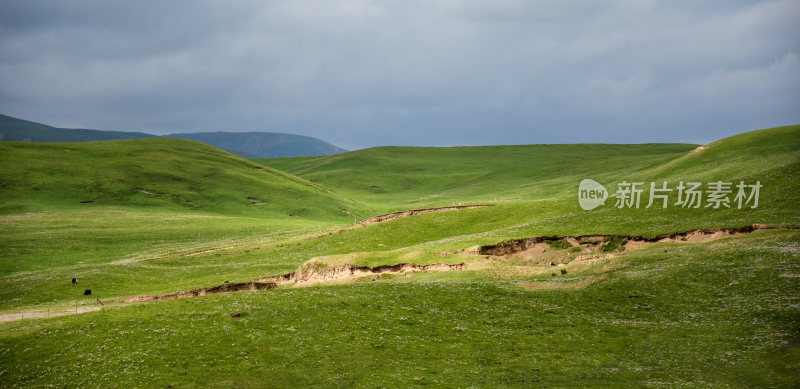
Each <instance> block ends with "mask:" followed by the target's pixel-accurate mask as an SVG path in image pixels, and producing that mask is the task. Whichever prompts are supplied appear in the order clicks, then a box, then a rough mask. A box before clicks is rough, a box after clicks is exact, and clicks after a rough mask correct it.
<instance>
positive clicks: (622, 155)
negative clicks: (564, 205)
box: [257, 144, 697, 213]
mask: <svg viewBox="0 0 800 389" xmlns="http://www.w3.org/2000/svg"><path fill="white" fill-rule="evenodd" d="M695 147H697V146H696V145H688V144H644V145H601V144H575V145H527V146H485V147H452V148H430V147H377V148H371V149H365V150H358V151H352V152H348V153H343V154H337V155H332V156H322V157H297V158H276V159H261V160H257V162H259V163H262V164H264V165H266V166H270V167H274V168H277V169H281V170H285V171H287V172H290V173H292V174H296V175H299V176H300V177H303V178H306V179H308V180H310V181H314V182H318V183H321V184H323V185H326V186H328V187H330V188H333V189H335V190H337V191H338V192H340V193H342V194H346V195H348V196H351V197H352V198H357V199H359V201H361V202H363V203H366V204H367V205H370V206H371V207H372V208H373V209H374V210H375V212H378V213H380V212H387V211H390V210H393V209H394V208H401V209H408V208H414V207H434V206H443V205H451V204H453V203H454V202H455V203H457V202H471V203H475V202H477V203H487V202H493V201H494V200H495V199H497V200H498V201H504V202H519V201H530V200H536V199H545V198H552V197H558V196H561V195H562V194H563V193H570V194H571V193H572V192H573V190H572V187H573V186H575V179H576V178H578V177H581V178H583V176H594V177H598V178H602V177H615V176H617V175H618V174H619V172H620V171H623V170H624V171H626V172H637V171H640V170H642V169H648V168H652V167H656V166H660V165H661V164H664V163H666V162H667V161H670V160H672V159H674V158H677V157H679V156H681V155H683V154H685V153H686V152H687V151H689V150H691V149H693V148H695ZM578 180H579V181H580V178H578Z"/></svg>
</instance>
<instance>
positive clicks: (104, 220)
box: [0, 126, 800, 387]
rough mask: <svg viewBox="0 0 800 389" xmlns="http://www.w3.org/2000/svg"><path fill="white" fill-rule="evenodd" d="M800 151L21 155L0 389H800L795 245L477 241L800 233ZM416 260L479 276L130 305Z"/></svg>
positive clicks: (152, 149) (754, 138)
mask: <svg viewBox="0 0 800 389" xmlns="http://www.w3.org/2000/svg"><path fill="white" fill-rule="evenodd" d="M693 150H696V151H693ZM798 150H800V126H789V127H781V128H772V129H765V130H759V131H753V132H748V133H744V134H740V135H736V136H733V137H729V138H725V139H721V140H719V141H717V142H714V143H711V144H709V145H707V146H706V148H705V149H702V150H697V145H690V144H645V145H587V144H577V145H528V146H493V147H453V148H411V147H380V148H373V149H367V150H359V151H353V152H348V153H343V154H338V155H332V156H324V157H298V158H277V159H264V160H259V161H258V163H256V162H254V161H248V160H245V159H242V158H239V157H236V156H233V155H231V154H228V153H226V152H224V151H221V150H219V149H216V148H213V147H210V146H206V145H203V144H200V143H196V142H192V141H187V140H177V139H161V138H154V139H140V140H129V141H114V142H90V143H39V144H36V143H18V142H0V163H2V164H3V166H4V169H3V170H0V206H2V208H0V209H2V212H0V234H2V236H3V237H4V240H3V241H2V243H0V244H2V248H3V250H0V302H1V303H0V319H2V320H0V330H1V331H0V355H3V356H5V357H4V358H0V371H2V372H4V373H3V374H0V386H8V387H13V386H36V385H48V384H49V385H54V386H55V385H63V383H64V382H69V383H71V384H74V385H76V386H109V387H112V386H114V385H117V386H119V387H165V386H173V387H195V386H212V387H231V386H238V387H262V386H275V387H313V386H326V387H327V386H330V387H353V386H355V387H410V386H415V385H416V386H431V387H439V386H463V387H469V386H480V387H483V386H486V387H495V386H507V387H531V386H534V387H536V386H553V387H573V386H575V387H643V386H656V387H676V386H709V387H797V385H798V383H799V382H800V378H798V375H797V371H798V369H799V368H800V338H799V337H798V333H797V328H798V326H799V325H800V309H798V306H800V305H798V304H800V299H798V297H797V296H800V275H799V273H800V266H799V265H798V261H797V256H798V252H800V243H798V242H800V232H799V231H798V230H796V229H791V228H785V229H761V230H758V231H754V232H752V233H747V234H742V235H729V236H723V237H717V238H715V239H714V240H709V241H703V240H698V241H695V242H693V243H689V242H686V241H680V240H675V241H662V242H657V243H652V244H650V245H647V246H643V247H635V245H634V246H631V247H624V248H621V247H617V248H616V249H612V250H611V251H602V248H600V249H599V250H601V251H602V252H603V253H607V254H602V255H595V254H597V253H592V254H591V255H585V254H586V252H584V251H581V250H583V249H581V248H580V247H574V246H573V247H569V248H567V247H565V246H562V245H560V243H563V242H564V241H566V239H564V240H563V241H562V240H558V241H552V240H545V242H544V243H542V245H543V247H540V249H542V250H541V251H539V252H535V251H533V252H530V253H527V254H525V255H519V256H513V255H508V256H503V255H500V256H495V255H489V254H486V253H483V254H480V255H479V253H480V251H478V247H480V246H482V245H499V246H502V247H506V245H511V244H512V243H513V242H514V241H513V240H512V239H520V238H526V237H550V238H552V237H554V236H559V235H561V236H563V235H593V234H616V235H624V236H629V235H643V236H645V237H652V236H655V235H660V234H667V233H673V232H679V231H690V230H693V229H698V228H708V229H715V228H725V227H745V226H751V225H752V224H756V223H759V224H762V223H763V224H767V225H774V226H790V227H800V196H798V195H797V193H798V191H800V154H799V152H798ZM584 178H592V179H595V180H597V181H598V182H600V183H602V184H603V185H605V186H606V187H607V188H608V189H609V190H610V191H611V192H613V191H614V189H615V188H614V187H615V185H616V184H617V183H619V182H621V181H623V180H627V181H642V182H660V181H662V180H667V181H669V182H670V184H671V185H672V186H673V187H674V186H675V185H676V184H677V182H679V181H680V180H686V181H688V180H692V181H700V182H704V183H707V182H711V181H716V180H724V181H731V182H736V181H738V180H744V181H747V182H748V183H753V182H754V181H756V180H758V181H760V182H761V183H762V184H763V189H762V193H761V201H760V205H759V207H758V208H757V209H741V210H740V209H736V208H735V207H733V208H726V209H717V210H715V209H712V208H707V207H703V208H698V209H683V208H681V207H677V206H674V205H673V206H671V207H670V208H668V209H660V208H649V209H647V208H640V209H619V208H617V207H614V206H613V203H614V201H613V199H609V201H608V202H607V203H606V205H605V206H603V207H600V208H597V209H594V210H592V211H584V210H582V209H581V208H580V207H579V206H578V204H577V186H578V183H579V182H580V181H581V180H582V179H584ZM495 199H496V200H497V201H496V202H495ZM88 201H93V202H88ZM487 202H488V203H490V204H492V205H494V206H492V207H483V208H473V209H466V210H459V211H448V212H436V213H424V214H418V215H414V216H409V217H405V218H397V219H393V220H389V221H385V222H381V223H376V224H366V225H360V224H352V223H353V222H354V221H355V220H354V217H355V218H358V219H363V218H366V217H368V216H372V215H376V214H380V213H386V212H389V211H393V210H395V209H398V210H406V209H415V208H424V207H432V206H444V205H452V204H454V203H455V204H458V203H465V204H467V203H468V204H475V203H487ZM345 210H346V211H349V212H350V213H352V214H354V215H355V216H350V215H347V214H346V213H345V212H344V211H345ZM290 215H294V216H290ZM741 231H743V230H741ZM717 232H718V231H717ZM709 234H715V232H714V231H710V232H709ZM687 236H688V234H687ZM550 238H548V239H550ZM607 238H610V239H604V240H603V242H607V243H608V244H611V243H613V242H615V240H614V239H618V238H619V239H621V237H620V236H616V237H607ZM589 241H591V239H589ZM578 243H580V241H579V242H578ZM617 243H619V242H617ZM581 244H591V242H589V243H587V242H583V243H581ZM604 244H605V243H604ZM598 245H599V244H598ZM575 249H577V250H578V251H575ZM526 255H527V256H526ZM551 258H553V259H552V260H551ZM558 258H561V259H564V258H567V259H566V260H559V259H558ZM401 263H407V264H413V265H427V264H450V265H459V264H463V266H461V267H459V269H460V270H453V271H420V272H412V273H406V274H369V273H365V274H354V275H352V278H350V279H347V280H346V281H344V282H342V283H341V284H331V283H326V281H324V280H323V281H322V283H320V284H313V283H312V284H310V285H306V286H301V287H292V286H288V285H280V286H278V287H277V288H276V289H272V290H262V291H244V292H237V293H220V294H209V295H207V296H197V297H189V298H181V299H176V300H159V301H151V302H145V303H130V302H128V301H129V300H127V299H128V298H131V297H134V298H136V297H141V296H142V295H148V296H149V295H165V294H174V293H176V292H177V293H180V292H186V291H191V290H198V289H203V288H213V287H217V286H221V287H226V286H230V285H236V284H237V283H247V282H251V281H253V280H256V279H262V277H271V276H277V275H280V274H287V273H290V272H293V271H295V270H298V269H306V270H309V271H310V270H313V271H314V272H318V274H326V272H327V274H328V275H335V274H337V273H336V272H340V273H339V274H340V275H344V276H347V275H348V274H347V273H346V271H345V270H342V269H343V268H341V267H337V266H341V265H347V264H349V265H356V266H389V267H391V266H393V265H397V264H401ZM72 277H76V278H77V279H79V280H80V283H79V285H72V284H71V283H70V279H71V278H72ZM273 279H274V278H273ZM85 289H91V290H92V294H91V295H90V296H84V295H83V293H84V290H85ZM98 298H99V299H101V300H102V301H104V302H105V304H106V305H105V306H100V305H99V304H98V303H97V302H96V300H95V299H98ZM78 309H80V310H85V311H92V310H97V312H88V313H77V314H76V313H75V312H76V311H77V310H78ZM51 310H52V312H53V313H54V317H48V316H49V315H50V313H51ZM56 313H57V314H58V315H60V316H57V317H55V314H56ZM25 315H27V316H25ZM22 316H24V320H23V318H22ZM3 320H5V321H4V322H3ZM65 345H67V346H68V347H65ZM54 350H56V351H55V352H54ZM77 365H80V366H85V367H86V368H75V366H77Z"/></svg>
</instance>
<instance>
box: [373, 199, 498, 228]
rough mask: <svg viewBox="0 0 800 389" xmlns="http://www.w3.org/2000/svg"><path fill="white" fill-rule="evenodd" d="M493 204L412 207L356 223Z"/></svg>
mask: <svg viewBox="0 0 800 389" xmlns="http://www.w3.org/2000/svg"><path fill="white" fill-rule="evenodd" d="M493 206H494V204H479V205H458V206H454V207H440V208H425V209H412V210H410V211H402V212H392V213H388V214H386V215H380V216H375V217H371V218H369V219H365V220H362V221H360V222H358V224H365V225H366V224H375V223H381V222H385V221H389V220H392V219H399V218H401V217H409V216H414V215H420V214H423V213H432V212H444V211H460V210H464V209H473V208H484V207H493Z"/></svg>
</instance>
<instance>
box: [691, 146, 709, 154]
mask: <svg viewBox="0 0 800 389" xmlns="http://www.w3.org/2000/svg"><path fill="white" fill-rule="evenodd" d="M707 148H708V147H707V146H699V147H697V148H694V149H691V150H689V154H693V153H699V152H701V151H703V150H705V149H707Z"/></svg>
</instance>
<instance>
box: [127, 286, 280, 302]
mask: <svg viewBox="0 0 800 389" xmlns="http://www.w3.org/2000/svg"><path fill="white" fill-rule="evenodd" d="M277 287H278V285H277V284H276V283H274V282H258V281H253V282H240V283H225V284H222V285H217V286H213V287H210V288H200V289H194V290H187V291H181V292H174V293H168V294H162V295H154V296H136V297H129V298H125V299H121V300H120V301H122V302H125V303H139V302H145V301H155V300H171V299H177V298H183V297H197V296H205V295H207V294H213V293H224V292H238V291H241V290H265V289H275V288H277Z"/></svg>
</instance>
